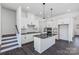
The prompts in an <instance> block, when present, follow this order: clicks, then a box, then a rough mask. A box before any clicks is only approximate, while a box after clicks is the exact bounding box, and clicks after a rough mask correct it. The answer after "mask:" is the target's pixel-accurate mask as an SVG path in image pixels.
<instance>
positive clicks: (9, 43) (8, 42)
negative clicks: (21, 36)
mask: <svg viewBox="0 0 79 59" xmlns="http://www.w3.org/2000/svg"><path fill="white" fill-rule="evenodd" d="M14 42H17V40H15V41H11V42H5V43H2V45H4V44H10V43H14Z"/></svg>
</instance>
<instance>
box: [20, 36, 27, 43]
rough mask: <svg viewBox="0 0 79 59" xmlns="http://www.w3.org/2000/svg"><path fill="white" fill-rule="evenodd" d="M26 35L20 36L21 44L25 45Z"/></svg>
mask: <svg viewBox="0 0 79 59" xmlns="http://www.w3.org/2000/svg"><path fill="white" fill-rule="evenodd" d="M26 41H27V40H26V35H22V36H21V44H25V43H26Z"/></svg>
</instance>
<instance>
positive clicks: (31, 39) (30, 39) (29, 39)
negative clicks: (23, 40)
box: [26, 34, 34, 42]
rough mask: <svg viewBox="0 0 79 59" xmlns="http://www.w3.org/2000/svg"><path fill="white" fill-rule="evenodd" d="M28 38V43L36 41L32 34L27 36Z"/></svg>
mask: <svg viewBox="0 0 79 59" xmlns="http://www.w3.org/2000/svg"><path fill="white" fill-rule="evenodd" d="M26 37H27V42H31V41H33V40H34V39H33V35H32V34H28V35H26Z"/></svg>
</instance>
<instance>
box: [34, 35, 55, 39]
mask: <svg viewBox="0 0 79 59" xmlns="http://www.w3.org/2000/svg"><path fill="white" fill-rule="evenodd" d="M55 35H56V34H52V35H51V36H47V34H40V35H34V36H35V37H38V38H41V39H45V38H48V37H52V36H55Z"/></svg>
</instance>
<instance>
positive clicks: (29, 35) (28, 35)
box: [21, 34, 33, 44]
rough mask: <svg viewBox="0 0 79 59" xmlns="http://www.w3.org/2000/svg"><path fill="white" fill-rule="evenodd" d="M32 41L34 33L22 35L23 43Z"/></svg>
mask: <svg viewBox="0 0 79 59" xmlns="http://www.w3.org/2000/svg"><path fill="white" fill-rule="evenodd" d="M31 41H33V35H32V34H27V35H22V36H21V43H22V44H25V43H28V42H31Z"/></svg>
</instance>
